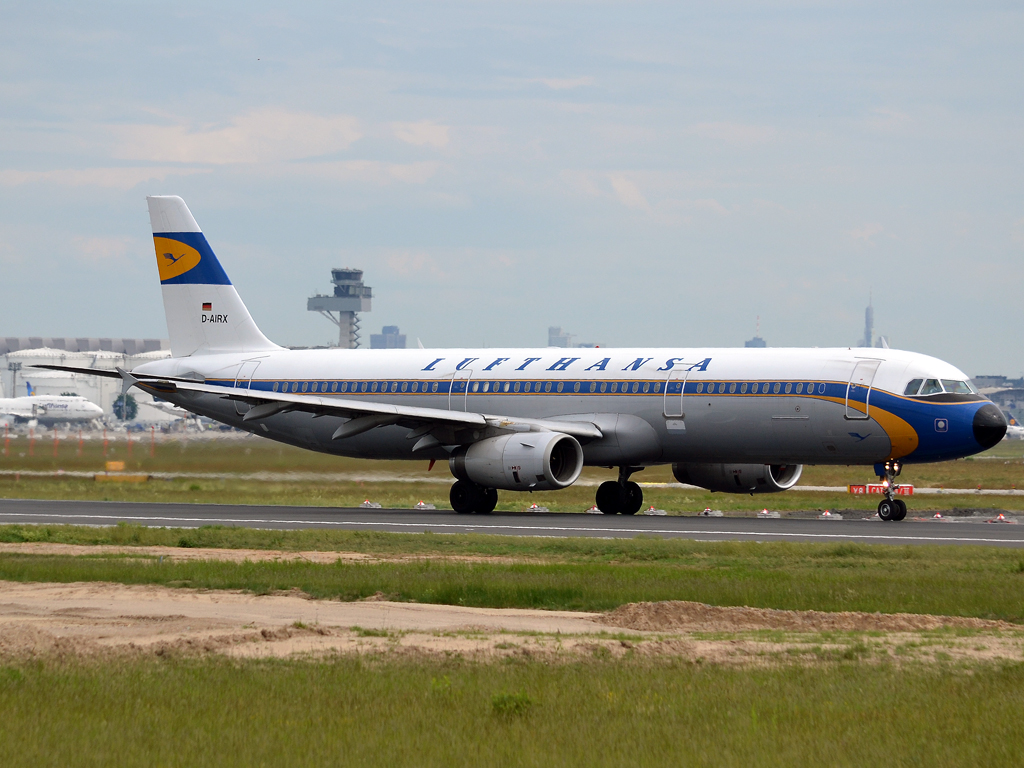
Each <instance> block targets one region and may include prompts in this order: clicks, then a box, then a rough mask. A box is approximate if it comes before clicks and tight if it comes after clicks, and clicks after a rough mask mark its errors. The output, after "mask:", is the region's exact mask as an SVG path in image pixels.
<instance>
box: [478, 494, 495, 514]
mask: <svg viewBox="0 0 1024 768" xmlns="http://www.w3.org/2000/svg"><path fill="white" fill-rule="evenodd" d="M496 506H498V491H497V490H496V489H494V488H484V489H483V493H482V494H481V499H480V506H479V507H477V509H476V513H477V514H478V515H489V514H491V512H493V511H494V508H495V507H496Z"/></svg>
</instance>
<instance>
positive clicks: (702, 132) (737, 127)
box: [688, 123, 776, 147]
mask: <svg viewBox="0 0 1024 768" xmlns="http://www.w3.org/2000/svg"><path fill="white" fill-rule="evenodd" d="M688 132H689V133H690V134H692V135H694V136H700V137H701V138H704V139H711V140H713V141H721V142H724V143H725V144H731V145H733V146H737V147H753V146H755V145H757V144H764V143H765V142H768V141H771V140H772V139H773V138H774V137H775V134H776V130H775V129H774V128H772V127H771V126H767V125H746V124H744V123H697V124H696V125H693V126H690V128H689V130H688Z"/></svg>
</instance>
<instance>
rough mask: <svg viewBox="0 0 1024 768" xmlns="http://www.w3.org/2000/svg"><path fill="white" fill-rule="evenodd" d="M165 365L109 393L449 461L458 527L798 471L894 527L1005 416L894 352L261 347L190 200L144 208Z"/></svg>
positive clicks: (363, 452) (385, 452) (939, 364)
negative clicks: (563, 496) (911, 476)
mask: <svg viewBox="0 0 1024 768" xmlns="http://www.w3.org/2000/svg"><path fill="white" fill-rule="evenodd" d="M147 202H148V205H149V214H150V222H151V224H152V228H153V239H154V245H155V248H156V255H157V266H158V270H159V275H160V282H161V286H162V294H163V304H164V312H165V316H166V320H167V327H168V332H169V335H170V342H171V354H172V356H171V357H170V358H167V359H162V360H155V361H151V362H147V363H144V364H142V365H139V366H138V367H136V368H134V369H132V370H131V371H128V370H123V369H119V370H117V371H110V372H101V371H96V370H94V369H78V368H69V367H64V366H40V367H44V368H52V369H56V370H71V371H75V372H80V373H91V374H95V375H100V376H119V377H121V379H122V387H123V391H128V389H130V388H132V387H138V388H139V389H141V390H144V391H146V392H149V393H151V394H153V395H155V396H157V397H159V398H162V399H164V400H167V401H169V402H172V403H174V404H176V405H179V406H181V407H182V408H186V409H187V410H189V411H192V412H194V413H198V414H201V415H203V416H207V417H209V418H211V419H214V420H216V421H220V422H223V423H225V424H229V425H231V426H234V427H237V428H239V429H242V430H245V431H248V432H250V433H252V434H254V435H259V436H261V437H266V438H269V439H271V440H277V441H280V442H283V443H288V444H291V445H295V446H300V447H302V448H307V449H310V450H313V451H319V452H323V453H330V454H336V455H341V456H351V457H363V458H375V459H410V460H411V459H424V460H430V462H431V464H433V462H434V461H439V460H444V461H447V462H448V466H449V469H450V470H451V473H452V475H454V477H455V478H456V482H455V483H454V484H453V485H452V487H451V491H450V495H449V498H450V501H451V505H452V508H453V509H454V510H455V511H456V512H459V513H479V514H486V513H488V512H491V511H492V510H493V509H494V508H495V505H496V503H497V501H498V491H499V490H503V491H539V490H555V489H560V488H565V487H567V486H569V485H571V484H572V483H574V482H575V481H576V480H577V479H578V478H579V476H580V473H581V471H582V469H583V467H584V466H600V467H607V468H609V469H615V468H617V469H618V476H617V478H616V479H613V480H608V481H607V482H604V483H602V484H601V485H600V486H599V488H598V489H597V495H596V505H597V507H598V508H599V509H600V510H601V512H603V513H605V514H627V515H632V514H635V513H636V512H638V511H639V510H640V509H641V507H642V505H643V491H642V490H641V488H640V486H639V485H638V484H637V483H635V482H633V481H632V480H631V479H630V478H631V476H632V475H634V474H635V473H637V472H639V471H641V470H643V469H644V468H645V467H649V466H653V465H659V464H670V465H671V466H672V471H673V474H674V476H675V478H676V479H677V480H678V481H679V482H681V483H688V484H692V485H695V486H699V487H702V488H705V489H708V490H711V491H722V492H726V493H750V494H757V493H773V492H780V491H785V490H787V489H789V488H792V487H793V486H794V485H795V484H796V483H797V481H798V480H799V479H800V474H801V472H802V470H803V465H804V464H832V465H838V464H846V465H853V464H856V465H864V466H871V467H873V469H874V472H875V474H876V475H878V476H879V477H880V478H883V479H884V480H885V481H886V482H885V484H884V485H885V495H884V498H883V499H882V500H881V502H880V503H879V505H878V515H879V517H880V518H881V519H882V520H886V521H896V520H902V519H903V518H904V517H906V514H907V507H906V504H905V502H904V501H903V500H902V499H900V498H899V497H898V489H899V485H898V482H897V479H896V478H897V477H898V476H899V474H900V472H901V470H902V467H903V465H904V464H910V463H919V462H936V461H946V460H950V459H956V458H960V457H964V456H969V455H971V454H975V453H979V452H981V451H984V450H986V449H988V448H990V447H992V446H993V445H995V444H996V443H998V442H999V441H1000V440H1001V439H1002V437H1003V435H1004V434H1005V432H1006V420H1005V419H1004V417H1003V414H1002V412H1001V411H1000V410H999V409H998V408H997V407H996V406H995V405H993V404H992V403H991V402H990V401H989V400H988V398H986V397H984V396H982V395H980V394H978V392H977V391H976V389H975V388H974V386H973V384H971V382H970V380H969V378H968V377H967V376H966V375H964V373H963V372H961V371H960V370H958V369H957V368H955V367H954V366H952V365H950V364H949V363H946V362H943V361H942V360H939V359H937V358H934V357H929V356H926V355H921V354H916V353H913V352H906V351H901V350H894V349H879V348H872V349H851V348H838V349H772V348H761V349H758V348H752V349H747V348H743V349H705V348H687V349H675V348H671V349H662V348H641V349H604V348H588V349H582V348H581V349H575V348H574V349H558V348H546V349H388V350H360V349H316V350H289V349H285V348H282V347H280V346H278V345H277V344H274V343H273V342H272V341H270V340H269V339H267V337H266V336H264V335H263V333H262V332H261V331H260V330H259V328H258V327H257V325H256V323H255V322H254V321H253V319H252V316H251V315H250V314H249V311H248V310H247V309H246V307H245V304H244V303H243V302H242V300H241V298H240V297H239V295H238V293H237V291H236V290H235V287H234V286H233V285H232V283H231V281H230V280H229V279H228V276H227V273H226V272H225V271H224V269H223V267H222V266H221V264H220V262H219V261H218V259H217V257H216V256H215V255H214V252H213V250H212V249H211V248H210V245H209V243H208V242H207V240H206V237H205V235H204V234H203V232H202V230H201V229H200V228H199V225H198V224H197V223H196V220H195V219H194V218H193V216H192V213H191V212H190V211H189V209H188V207H187V206H186V205H185V202H184V201H183V200H182V199H181V198H180V197H176V196H156V197H148V198H147Z"/></svg>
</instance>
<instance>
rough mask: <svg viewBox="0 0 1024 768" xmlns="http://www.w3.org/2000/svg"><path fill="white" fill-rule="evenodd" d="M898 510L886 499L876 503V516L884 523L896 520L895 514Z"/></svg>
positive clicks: (893, 503)
mask: <svg viewBox="0 0 1024 768" xmlns="http://www.w3.org/2000/svg"><path fill="white" fill-rule="evenodd" d="M898 509H899V508H898V507H897V506H896V504H895V502H892V501H889V500H888V499H882V500H881V501H880V502H878V516H879V517H880V518H882V520H884V521H885V522H889V521H890V520H894V519H895V518H896V512H897V510H898Z"/></svg>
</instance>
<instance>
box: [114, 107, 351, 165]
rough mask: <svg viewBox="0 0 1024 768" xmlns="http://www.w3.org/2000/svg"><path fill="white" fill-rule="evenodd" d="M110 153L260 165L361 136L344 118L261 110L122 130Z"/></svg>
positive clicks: (336, 148) (328, 149)
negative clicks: (221, 121) (222, 119)
mask: <svg viewBox="0 0 1024 768" xmlns="http://www.w3.org/2000/svg"><path fill="white" fill-rule="evenodd" d="M111 130H112V132H113V134H114V136H115V137H116V138H117V145H116V146H115V148H114V150H113V152H112V154H113V156H114V157H117V158H120V159H124V160H136V161H146V162H158V163H188V164H191V163H202V164H210V165H221V164H227V163H266V162H274V161H278V162H280V161H287V160H298V159H302V158H307V157H315V156H317V155H327V154H331V153H333V152H340V151H342V150H344V149H348V147H350V146H351V145H352V144H353V142H355V141H357V140H358V139H360V138H361V137H362V133H361V132H360V130H359V127H358V122H357V121H356V119H355V118H354V117H349V116H347V115H333V116H321V115H314V114H312V113H308V112H287V111H284V110H279V109H264V110H255V111H252V112H248V113H246V114H244V115H239V116H238V117H235V118H233V119H232V120H231V122H230V123H228V124H227V125H216V126H213V125H206V126H198V127H195V126H192V125H188V124H186V123H184V122H181V123H178V124H177V125H127V126H115V127H114V128H112V129H111Z"/></svg>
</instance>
